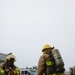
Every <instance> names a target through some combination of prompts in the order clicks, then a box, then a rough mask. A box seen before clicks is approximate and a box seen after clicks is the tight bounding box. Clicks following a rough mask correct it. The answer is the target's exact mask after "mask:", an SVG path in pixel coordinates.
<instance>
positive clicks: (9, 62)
mask: <svg viewBox="0 0 75 75" xmlns="http://www.w3.org/2000/svg"><path fill="white" fill-rule="evenodd" d="M15 61H16V57H15V56H14V55H13V54H12V53H10V54H8V56H7V57H6V61H5V62H4V63H2V64H0V75H20V69H19V68H18V67H17V66H15V65H14V62H15Z"/></svg>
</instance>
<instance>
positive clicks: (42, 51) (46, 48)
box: [42, 46, 54, 52]
mask: <svg viewBox="0 0 75 75" xmlns="http://www.w3.org/2000/svg"><path fill="white" fill-rule="evenodd" d="M46 49H54V46H53V47H50V48H45V49H42V52H43V51H44V50H46Z"/></svg>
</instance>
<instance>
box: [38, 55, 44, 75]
mask: <svg viewBox="0 0 75 75" xmlns="http://www.w3.org/2000/svg"><path fill="white" fill-rule="evenodd" d="M44 69H45V58H44V56H41V57H40V59H39V62H38V72H37V75H43V73H44Z"/></svg>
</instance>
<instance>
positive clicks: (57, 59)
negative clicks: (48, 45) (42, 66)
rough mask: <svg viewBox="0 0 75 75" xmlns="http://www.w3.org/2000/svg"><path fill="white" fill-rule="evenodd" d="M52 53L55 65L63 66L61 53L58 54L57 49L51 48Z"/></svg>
mask: <svg viewBox="0 0 75 75" xmlns="http://www.w3.org/2000/svg"><path fill="white" fill-rule="evenodd" d="M52 55H53V57H54V59H55V63H56V66H57V67H62V66H64V62H63V59H62V57H61V54H60V52H59V50H58V49H53V50H52Z"/></svg>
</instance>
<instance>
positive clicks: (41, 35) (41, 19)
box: [0, 0, 75, 70]
mask: <svg viewBox="0 0 75 75" xmlns="http://www.w3.org/2000/svg"><path fill="white" fill-rule="evenodd" d="M45 44H50V45H51V46H55V47H56V48H58V49H59V51H60V53H61V55H62V58H63V60H64V63H65V68H66V70H68V69H69V67H71V66H74V65H75V59H74V58H75V0H0V52H1V53H5V54H8V53H10V52H12V53H13V54H14V55H15V56H16V58H17V61H16V62H15V64H16V65H17V66H19V67H21V68H24V67H27V66H28V67H32V66H36V65H37V63H38V60H39V58H40V56H41V55H42V48H43V46H44V45H45Z"/></svg>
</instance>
